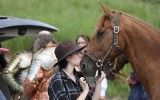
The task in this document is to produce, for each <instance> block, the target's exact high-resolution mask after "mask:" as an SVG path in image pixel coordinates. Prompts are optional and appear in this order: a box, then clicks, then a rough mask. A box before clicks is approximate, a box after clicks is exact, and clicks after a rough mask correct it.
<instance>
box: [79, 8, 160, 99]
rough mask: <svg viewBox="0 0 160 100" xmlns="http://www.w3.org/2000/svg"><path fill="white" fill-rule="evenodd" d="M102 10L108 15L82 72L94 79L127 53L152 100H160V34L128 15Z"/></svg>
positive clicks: (98, 27) (97, 32) (94, 40)
mask: <svg viewBox="0 0 160 100" xmlns="http://www.w3.org/2000/svg"><path fill="white" fill-rule="evenodd" d="M102 8H103V10H104V13H105V14H104V15H102V16H101V18H100V20H99V22H98V24H97V26H96V28H95V31H94V33H93V37H92V39H91V42H90V44H89V46H88V47H87V49H86V53H85V55H84V56H83V58H82V61H81V70H82V72H83V73H84V74H85V75H86V76H90V77H92V76H94V75H95V73H96V70H97V69H100V70H103V69H104V68H103V67H105V66H103V65H105V64H106V63H108V62H110V61H112V60H114V59H115V58H116V57H117V56H118V55H120V54H121V53H124V54H125V55H126V56H127V58H128V60H129V62H130V63H131V66H132V68H133V70H134V71H135V73H136V75H137V77H138V78H139V79H140V81H141V82H142V84H143V85H144V87H145V89H146V90H147V92H148V94H149V95H150V98H151V100H160V95H159V93H160V66H159V65H160V51H159V50H160V44H159V43H160V32H159V31H158V30H156V29H155V28H153V27H152V26H151V25H148V24H147V23H145V22H144V21H141V20H139V19H137V18H135V17H133V16H131V15H129V14H126V13H123V12H117V11H110V10H109V9H107V8H105V7H104V6H102ZM106 74H107V73H106Z"/></svg>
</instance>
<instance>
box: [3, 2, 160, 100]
mask: <svg viewBox="0 0 160 100" xmlns="http://www.w3.org/2000/svg"><path fill="white" fill-rule="evenodd" d="M150 1H151V3H150ZM156 1H157V2H158V0H156ZM157 2H154V0H142V1H141V0H78V1H77V0H25V1H24V0H16V1H15V0H0V13H1V15H6V16H14V17H19V18H25V19H32V20H38V21H42V22H45V23H48V24H50V25H53V26H55V27H57V28H59V29H60V31H59V32H56V33H53V34H54V36H55V38H56V39H57V41H58V42H60V41H63V40H67V39H69V40H72V41H75V38H76V36H77V35H79V34H82V33H84V34H87V35H89V36H90V37H91V36H92V32H93V30H94V28H95V25H96V23H97V21H98V19H99V17H100V16H101V15H102V14H103V11H102V9H101V7H100V5H99V3H101V4H103V5H104V6H106V7H107V8H109V9H112V10H118V11H122V12H125V13H128V14H131V15H133V16H135V17H137V18H139V19H142V20H144V21H146V22H148V23H149V24H151V25H152V26H154V27H156V28H160V18H159V16H160V13H159V11H160V8H159V5H160V4H159V2H158V3H157ZM33 40H34V37H18V38H15V39H11V40H8V41H5V42H3V43H2V45H3V47H6V48H9V49H11V50H12V53H11V54H10V55H12V54H13V53H14V52H16V51H19V50H28V49H29V48H30V47H31V45H32V43H33ZM126 66H127V67H125V69H124V70H125V72H127V74H128V75H129V72H130V65H129V64H128V65H126ZM123 80H124V79H123ZM117 95H119V96H121V97H122V98H124V100H125V99H126V100H127V97H128V95H129V86H128V85H127V84H126V83H119V82H118V81H113V82H111V81H109V85H108V90H107V96H108V97H114V96H117Z"/></svg>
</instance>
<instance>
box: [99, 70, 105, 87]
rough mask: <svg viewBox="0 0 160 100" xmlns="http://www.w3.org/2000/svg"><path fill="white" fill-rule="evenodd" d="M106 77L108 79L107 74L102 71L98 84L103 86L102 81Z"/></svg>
mask: <svg viewBox="0 0 160 100" xmlns="http://www.w3.org/2000/svg"><path fill="white" fill-rule="evenodd" d="M105 77H106V74H105V73H104V72H103V71H101V76H100V77H99V78H98V80H97V84H98V83H99V84H101V82H102V80H103V79H104V78H105Z"/></svg>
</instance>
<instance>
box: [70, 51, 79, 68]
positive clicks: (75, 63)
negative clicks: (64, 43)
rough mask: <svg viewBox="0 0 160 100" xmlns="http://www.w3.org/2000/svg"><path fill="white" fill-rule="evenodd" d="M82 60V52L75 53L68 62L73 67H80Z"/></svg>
mask: <svg viewBox="0 0 160 100" xmlns="http://www.w3.org/2000/svg"><path fill="white" fill-rule="evenodd" d="M81 59H82V54H81V53H80V52H75V53H73V54H71V55H70V56H68V57H67V61H68V62H69V63H70V64H72V65H73V66H79V65H80V61H81Z"/></svg>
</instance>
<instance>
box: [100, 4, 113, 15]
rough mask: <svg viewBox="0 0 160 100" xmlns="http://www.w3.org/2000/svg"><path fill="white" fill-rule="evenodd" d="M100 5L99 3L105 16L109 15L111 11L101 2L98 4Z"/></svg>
mask: <svg viewBox="0 0 160 100" xmlns="http://www.w3.org/2000/svg"><path fill="white" fill-rule="evenodd" d="M100 5H101V7H102V9H103V11H104V13H105V15H106V16H110V15H111V11H110V10H108V9H107V8H106V7H104V6H103V5H102V4H100Z"/></svg>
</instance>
